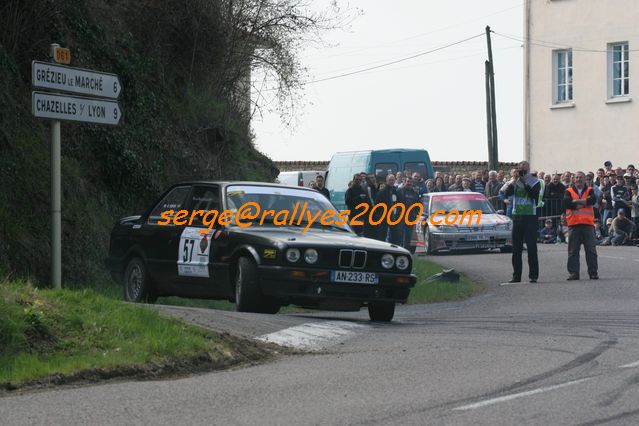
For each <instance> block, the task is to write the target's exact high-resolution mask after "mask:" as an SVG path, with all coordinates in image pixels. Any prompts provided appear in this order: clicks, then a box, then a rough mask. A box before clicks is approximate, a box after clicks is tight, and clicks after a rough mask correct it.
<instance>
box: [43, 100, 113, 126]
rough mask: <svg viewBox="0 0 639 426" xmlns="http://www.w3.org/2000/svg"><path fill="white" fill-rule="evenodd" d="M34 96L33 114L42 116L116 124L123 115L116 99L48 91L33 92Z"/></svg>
mask: <svg viewBox="0 0 639 426" xmlns="http://www.w3.org/2000/svg"><path fill="white" fill-rule="evenodd" d="M32 97H33V102H32V105H33V115H34V116H36V117H40V118H50V119H54V120H66V121H82V122H85V123H96V124H111V125H116V124H118V123H119V122H120V117H122V111H120V106H119V105H118V103H117V102H116V101H110V100H107V99H93V98H82V97H79V96H70V95H60V94H56V93H46V92H33V94H32Z"/></svg>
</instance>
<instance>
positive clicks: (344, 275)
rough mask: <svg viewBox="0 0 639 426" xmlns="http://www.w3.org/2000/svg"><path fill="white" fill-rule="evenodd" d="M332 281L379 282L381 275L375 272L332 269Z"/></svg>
mask: <svg viewBox="0 0 639 426" xmlns="http://www.w3.org/2000/svg"><path fill="white" fill-rule="evenodd" d="M331 281H332V282H338V283H355V284H377V283H379V276H378V275H377V274H376V273H374V272H355V271H331Z"/></svg>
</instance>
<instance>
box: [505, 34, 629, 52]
mask: <svg viewBox="0 0 639 426" xmlns="http://www.w3.org/2000/svg"><path fill="white" fill-rule="evenodd" d="M493 33H494V34H495V35H498V36H501V37H503V38H507V39H510V40H515V41H519V42H521V43H526V39H524V38H519V37H516V36H511V35H508V34H503V33H498V32H496V31H493ZM535 42H536V43H535ZM528 44H532V45H534V46H540V47H545V48H548V49H557V48H561V49H571V50H573V51H576V52H592V53H610V52H612V50H600V49H587V48H584V47H575V46H570V45H567V44H562V43H556V42H552V41H544V40H537V39H534V38H528ZM637 51H638V49H630V50H629V52H637Z"/></svg>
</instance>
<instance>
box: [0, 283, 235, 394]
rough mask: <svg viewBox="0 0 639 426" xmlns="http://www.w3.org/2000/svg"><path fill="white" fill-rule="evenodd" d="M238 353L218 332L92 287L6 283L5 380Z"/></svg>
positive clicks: (2, 302) (1, 345)
mask: <svg viewBox="0 0 639 426" xmlns="http://www.w3.org/2000/svg"><path fill="white" fill-rule="evenodd" d="M203 353H206V354H208V355H209V356H210V357H211V358H213V359H223V358H224V357H227V356H230V355H231V354H232V347H231V345H229V344H228V342H225V341H224V340H222V339H221V337H220V336H219V335H217V334H216V333H212V332H208V331H205V330H203V329H200V328H198V327H195V326H191V325H187V324H185V323H183V322H181V321H178V320H174V319H166V318H163V317H161V316H160V315H159V314H158V312H156V311H155V310H152V309H148V308H145V307H144V306H142V305H129V304H124V303H121V302H120V301H116V300H113V299H111V298H109V297H105V296H103V295H101V294H98V293H96V292H94V291H92V290H88V289H85V290H81V291H77V290H58V291H55V290H41V289H36V288H34V287H32V286H31V284H30V283H29V282H24V281H22V282H12V283H9V282H6V281H4V282H0V383H3V382H10V383H13V384H16V383H21V382H25V381H29V380H34V379H38V378H43V377H46V376H50V375H53V374H69V373H72V372H76V371H80V370H85V369H95V368H110V367H128V366H140V365H144V364H148V363H157V364H161V363H163V362H166V361H169V360H173V359H178V358H181V357H188V356H195V355H200V354H203Z"/></svg>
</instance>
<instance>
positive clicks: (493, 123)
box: [486, 26, 499, 170]
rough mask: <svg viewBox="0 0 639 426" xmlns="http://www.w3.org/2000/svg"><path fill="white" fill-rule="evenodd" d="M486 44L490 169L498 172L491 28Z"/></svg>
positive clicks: (487, 31) (487, 27)
mask: <svg viewBox="0 0 639 426" xmlns="http://www.w3.org/2000/svg"><path fill="white" fill-rule="evenodd" d="M486 42H487V44H488V70H487V72H488V78H489V83H490V103H491V113H490V116H491V119H490V122H491V127H492V132H491V134H492V137H491V140H492V154H493V155H492V156H493V161H494V164H491V165H490V168H491V169H493V170H497V167H498V165H499V149H498V147H499V145H498V143H497V109H496V105H495V104H496V102H495V67H494V63H493V48H492V44H491V42H490V27H489V26H486Z"/></svg>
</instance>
